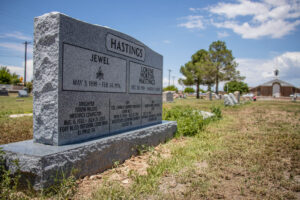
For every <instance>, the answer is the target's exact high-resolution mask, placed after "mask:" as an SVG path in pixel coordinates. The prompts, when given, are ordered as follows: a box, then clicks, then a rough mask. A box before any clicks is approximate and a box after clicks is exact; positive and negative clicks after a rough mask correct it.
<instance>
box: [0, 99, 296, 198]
mask: <svg viewBox="0 0 300 200" xmlns="http://www.w3.org/2000/svg"><path fill="white" fill-rule="evenodd" d="M212 104H213V105H215V106H220V107H221V108H222V112H223V119H222V120H220V121H216V122H212V123H210V124H209V125H208V126H207V128H206V130H204V131H202V132H200V133H198V134H197V135H196V136H193V137H181V138H174V139H172V140H171V141H169V142H168V143H166V144H161V145H159V146H158V147H155V148H148V151H147V152H146V153H143V154H142V155H139V156H137V157H132V158H131V159H129V160H127V161H126V162H125V163H123V164H119V163H116V165H115V168H113V169H111V170H107V171H106V172H104V173H102V174H96V175H93V176H91V177H85V178H84V179H81V180H78V186H79V187H78V192H77V194H76V195H75V196H74V197H73V198H74V199H153V200H154V199H300V103H299V102H297V103H293V102H287V101H285V102H280V101H276V102H275V101H264V102H260V101H258V102H253V103H251V104H246V105H241V106H236V107H224V106H223V105H222V101H213V102H210V101H205V100H196V99H185V100H176V101H175V102H174V103H167V104H165V105H164V107H165V108H166V107H167V108H171V107H173V106H190V107H193V108H197V109H201V110H207V111H209V110H210V107H211V106H212ZM1 120H2V121H0V134H1V142H2V141H3V140H2V138H9V137H11V136H5V133H10V134H12V135H13V134H14V133H15V132H17V134H15V135H14V137H12V138H14V140H20V138H21V137H23V136H20V134H21V133H22V132H26V131H27V134H26V136H24V138H26V137H29V136H30V137H32V136H31V134H32V133H31V132H32V118H30V117H27V118H21V119H17V120H16V119H14V120H10V119H7V118H3V117H2V119H1ZM15 120H16V121H15ZM3 130H4V131H3ZM8 135H9V134H8Z"/></svg>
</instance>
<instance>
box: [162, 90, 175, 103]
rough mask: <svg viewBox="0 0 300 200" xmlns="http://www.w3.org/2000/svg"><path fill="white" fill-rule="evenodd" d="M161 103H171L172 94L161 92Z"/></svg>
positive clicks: (172, 99)
mask: <svg viewBox="0 0 300 200" xmlns="http://www.w3.org/2000/svg"><path fill="white" fill-rule="evenodd" d="M163 101H164V102H173V101H174V97H173V92H170V91H166V92H163Z"/></svg>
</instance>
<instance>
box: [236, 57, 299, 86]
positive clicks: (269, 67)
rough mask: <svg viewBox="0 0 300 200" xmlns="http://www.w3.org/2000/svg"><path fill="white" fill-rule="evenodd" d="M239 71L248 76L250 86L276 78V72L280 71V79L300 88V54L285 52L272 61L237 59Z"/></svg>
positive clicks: (247, 80)
mask: <svg viewBox="0 0 300 200" xmlns="http://www.w3.org/2000/svg"><path fill="white" fill-rule="evenodd" d="M236 61H237V62H238V63H239V66H238V70H240V72H241V74H242V75H243V76H246V80H245V82H247V83H248V85H249V86H252V87H253V86H257V85H260V84H262V83H264V82H266V81H268V80H271V79H272V78H274V70H275V69H278V70H279V78H280V79H281V80H284V81H287V82H289V83H291V84H293V85H295V86H296V87H300V52H285V53H283V54H281V55H278V56H276V57H274V58H272V59H249V58H237V59H236Z"/></svg>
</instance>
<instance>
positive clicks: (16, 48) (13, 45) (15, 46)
mask: <svg viewBox="0 0 300 200" xmlns="http://www.w3.org/2000/svg"><path fill="white" fill-rule="evenodd" d="M0 47H3V48H6V49H10V50H13V51H18V52H23V53H24V51H25V47H24V44H22V43H10V42H3V43H0ZM32 51H33V48H32V45H27V53H28V54H32Z"/></svg>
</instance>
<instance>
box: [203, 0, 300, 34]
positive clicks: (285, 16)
mask: <svg viewBox="0 0 300 200" xmlns="http://www.w3.org/2000/svg"><path fill="white" fill-rule="evenodd" d="M299 8H300V3H299V2H297V1H293V0H285V1H282V0H281V1H274V0H264V1H260V2H254V1H249V0H239V1H238V2H237V3H218V4H217V5H216V6H211V7H210V8H209V11H210V12H211V13H213V14H216V15H219V16H224V17H225V20H221V21H220V22H213V23H212V24H213V25H215V26H216V27H218V28H227V29H232V30H233V31H234V32H235V33H237V34H239V35H241V36H242V38H251V39H257V38H260V37H264V36H269V37H271V38H281V37H283V36H285V35H287V34H289V33H291V32H292V31H294V30H295V29H296V27H297V26H298V25H299V24H300V19H299V17H300V9H299ZM240 16H242V17H244V16H247V17H249V18H250V20H248V21H244V22H242V21H238V19H237V18H238V17H240ZM274 30H276V31H274Z"/></svg>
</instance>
